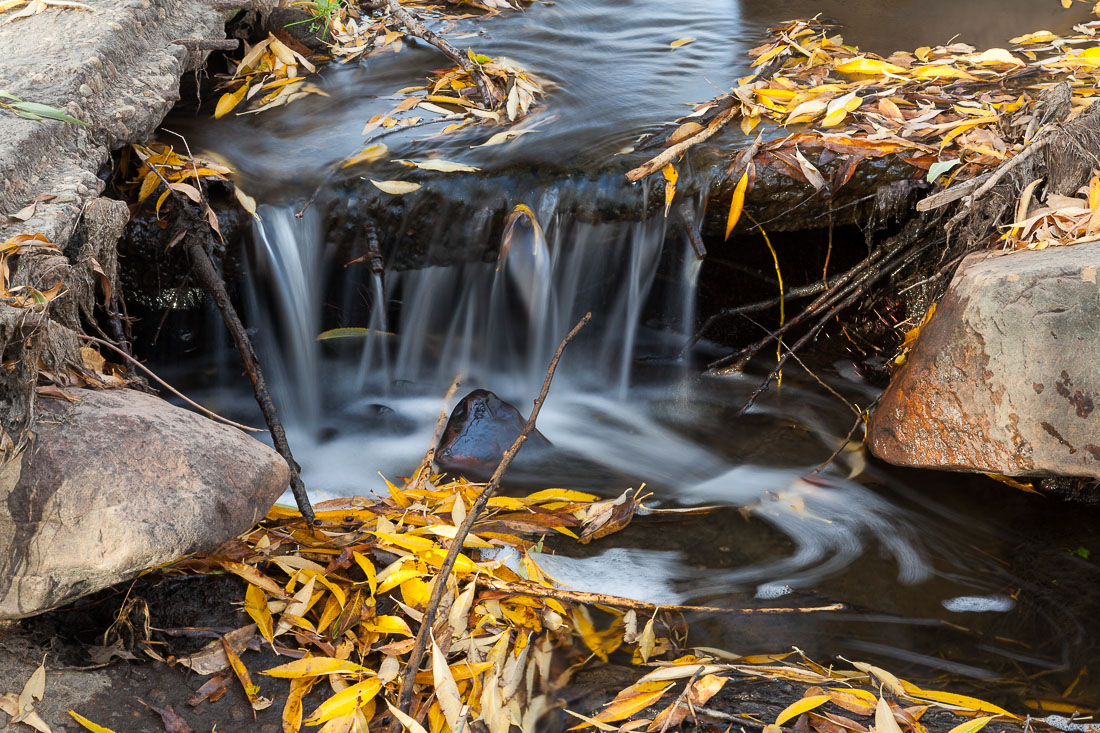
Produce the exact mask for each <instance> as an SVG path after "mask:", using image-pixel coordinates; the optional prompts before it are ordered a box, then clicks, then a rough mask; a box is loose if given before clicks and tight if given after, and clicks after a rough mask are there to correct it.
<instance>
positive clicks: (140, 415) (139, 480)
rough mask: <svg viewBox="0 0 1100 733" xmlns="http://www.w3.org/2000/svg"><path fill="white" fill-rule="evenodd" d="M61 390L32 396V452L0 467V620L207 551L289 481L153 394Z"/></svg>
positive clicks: (216, 427)
mask: <svg viewBox="0 0 1100 733" xmlns="http://www.w3.org/2000/svg"><path fill="white" fill-rule="evenodd" d="M69 394H70V395H71V396H73V397H75V398H76V399H77V400H78V401H76V402H73V403H69V402H67V401H65V400H62V399H40V400H39V406H38V411H39V413H38V419H37V422H36V425H35V435H34V438H33V440H32V442H31V444H30V445H29V447H28V448H27V449H26V450H25V451H24V452H23V454H22V456H21V457H20V458H16V459H14V460H12V461H9V462H8V463H6V464H4V465H3V466H2V467H0V472H2V473H0V619H11V618H21V617H24V616H30V615H33V614H35V613H39V612H41V611H45V610H48V609H51V608H55V607H57V606H60V605H62V604H64V603H67V602H69V601H71V600H73V599H74V598H78V597H80V596H82V595H85V594H88V593H92V592H94V591H96V590H99V589H101V588H105V587H107V586H109V585H112V584H114V583H118V582H120V581H124V580H127V579H129V578H132V577H133V576H135V575H136V574H137V573H139V572H141V571H142V570H145V569H147V568H150V567H154V566H157V565H160V564H163V563H166V562H170V561H171V560H174V559H176V558H178V557H180V556H182V555H186V554H187V553H190V552H195V551H197V550H201V549H208V548H212V547H215V546H216V545H218V544H220V543H221V542H224V541H225V540H227V539H230V538H232V537H235V536H236V535H238V534H240V533H241V532H243V531H245V530H247V529H248V528H249V527H251V526H252V525H253V524H255V523H256V522H257V521H258V520H259V519H261V518H262V517H263V516H264V514H265V513H266V512H267V510H268V509H269V508H270V507H271V505H272V504H273V503H274V502H275V500H276V499H278V497H279V495H280V494H281V493H282V492H283V491H284V490H285V489H286V487H287V484H288V482H289V480H290V477H289V473H288V469H287V465H286V462H285V461H284V460H283V459H282V458H281V457H280V456H279V455H278V454H277V453H275V452H274V451H273V450H271V449H270V448H268V447H267V446H266V445H264V444H262V443H260V442H259V441H257V440H255V439H253V438H251V437H249V436H248V435H245V434H244V433H242V432H241V431H239V430H236V429H234V428H231V427H228V426H226V425H222V424H220V423H217V422H214V421H213V420H209V419H207V418H205V417H202V416H201V415H198V414H196V413H194V412H190V411H188V410H184V409H181V408H179V407H175V406H173V405H171V404H169V403H167V402H165V401H163V400H161V399H158V398H156V397H153V396H150V395H147V394H143V393H141V392H135V391H133V390H125V389H119V390H109V391H90V390H80V389H73V390H69Z"/></svg>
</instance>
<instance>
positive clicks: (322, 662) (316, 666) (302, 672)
mask: <svg viewBox="0 0 1100 733" xmlns="http://www.w3.org/2000/svg"><path fill="white" fill-rule="evenodd" d="M337 672H341V673H348V672H355V673H359V674H374V673H373V672H372V671H371V670H369V669H367V668H366V667H364V666H362V665H359V664H356V663H355V662H349V661H347V660H344V659H334V658H332V657H306V658H304V659H295V660H294V661H293V662H287V663H286V664H280V665H279V666H278V667H272V668H271V669H267V670H264V671H263V672H260V674H264V675H267V676H268V677H284V678H287V679H299V678H302V677H322V676H324V675H329V674H336V673H337Z"/></svg>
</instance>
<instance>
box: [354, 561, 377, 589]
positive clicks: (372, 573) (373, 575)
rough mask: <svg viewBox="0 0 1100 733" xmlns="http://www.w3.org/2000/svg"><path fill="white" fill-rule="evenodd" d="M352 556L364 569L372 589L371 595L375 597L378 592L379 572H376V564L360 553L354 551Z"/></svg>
mask: <svg viewBox="0 0 1100 733" xmlns="http://www.w3.org/2000/svg"><path fill="white" fill-rule="evenodd" d="M351 556H352V557H353V558H355V563H356V564H357V565H358V566H359V567H360V568H362V570H363V573H364V574H365V575H366V576H367V587H369V588H370V594H371V595H372V596H373V595H374V594H375V593H376V592H377V591H378V571H377V570H375V568H374V563H373V562H371V561H370V560H369V559H368V558H366V557H363V555H361V554H360V553H358V552H354V551H353V552H352V553H351Z"/></svg>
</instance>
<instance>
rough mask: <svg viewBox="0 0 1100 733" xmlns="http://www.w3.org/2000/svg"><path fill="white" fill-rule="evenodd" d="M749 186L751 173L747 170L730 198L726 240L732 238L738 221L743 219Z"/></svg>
mask: <svg viewBox="0 0 1100 733" xmlns="http://www.w3.org/2000/svg"><path fill="white" fill-rule="evenodd" d="M748 186H749V172H748V171H747V170H746V171H745V172H744V173H742V174H741V179H740V180H739V181H737V185H736V186H735V187H734V189H733V196H732V197H731V198H730V213H729V216H727V217H726V237H725V238H726V239H729V238H730V234H732V233H733V228H734V227H736V226H737V221H738V220H739V219H740V218H741V211H742V210H743V209H744V208H745V192H746V191H747V190H748Z"/></svg>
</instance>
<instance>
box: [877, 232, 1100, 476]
mask: <svg viewBox="0 0 1100 733" xmlns="http://www.w3.org/2000/svg"><path fill="white" fill-rule="evenodd" d="M1098 267H1100V242H1093V243H1089V244H1078V245H1074V246H1069V247H1051V248H1049V249H1046V250H1042V251H1038V252H1032V251H1021V252H1015V253H1012V254H1007V255H998V254H993V253H981V254H975V255H971V256H969V257H967V258H966V259H965V260H964V261H963V262H962V264H961V265H960V266H959V269H958V272H957V273H956V275H955V278H954V280H953V281H952V283H951V286H950V288H949V289H948V291H947V293H946V294H945V295H944V297H943V299H942V300H941V302H940V304H939V307H938V308H937V310H936V312H935V314H934V315H933V317H932V318H931V320H930V321H929V322H928V323H927V324H926V325H925V326H924V328H923V329H922V330H921V334H920V338H919V339H918V340H917V343H916V346H915V347H914V348H913V350H912V352H911V353H910V354H909V358H908V361H907V362H906V364H905V365H904V366H903V367H902V368H901V369H900V370H899V371H898V373H897V374H895V375H894V377H893V379H892V380H891V382H890V386H889V388H888V389H887V390H886V392H885V394H883V396H882V400H881V401H880V402H879V406H878V408H877V409H876V411H875V413H874V415H873V416H872V419H871V424H870V429H869V435H868V443H869V445H870V448H871V451H872V452H873V453H875V454H876V455H878V456H879V457H881V458H883V459H884V460H886V461H889V462H890V463H895V464H899V465H904V466H920V467H930V468H946V469H955V470H967V471H983V472H988V473H999V474H1004V475H1007V476H1050V475H1062V476H1091V477H1096V478H1100V413H1098V412H1097V411H1096V407H1097V405H1098V404H1100V368H1098V365H1100V273H1098Z"/></svg>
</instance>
